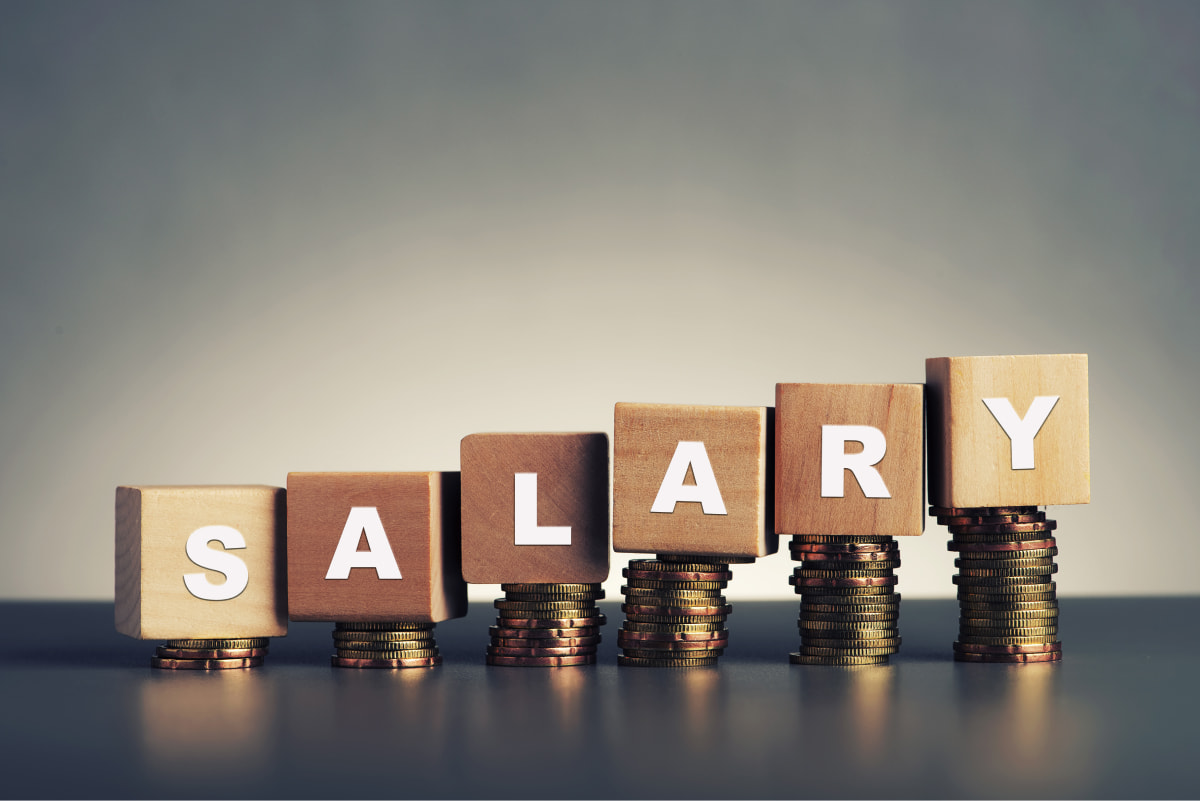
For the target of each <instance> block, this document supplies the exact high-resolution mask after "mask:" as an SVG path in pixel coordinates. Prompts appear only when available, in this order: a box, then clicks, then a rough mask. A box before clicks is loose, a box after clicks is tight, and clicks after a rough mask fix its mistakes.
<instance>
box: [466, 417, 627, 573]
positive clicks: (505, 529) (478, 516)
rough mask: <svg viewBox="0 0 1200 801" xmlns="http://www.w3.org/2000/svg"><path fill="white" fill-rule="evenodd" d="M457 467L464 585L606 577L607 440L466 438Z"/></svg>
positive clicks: (595, 436) (578, 436) (582, 436)
mask: <svg viewBox="0 0 1200 801" xmlns="http://www.w3.org/2000/svg"><path fill="white" fill-rule="evenodd" d="M461 467H462V548H463V577H464V578H465V579H466V580H467V581H468V582H469V583H471V584H505V583H566V584H574V583H581V584H586V583H594V582H597V583H598V582H602V581H604V580H605V579H606V578H608V570H609V565H608V553H609V549H608V543H609V536H608V535H609V525H608V435H607V434H603V433H564V434H471V435H469V436H467V437H464V438H463V440H462V445H461ZM531 474H532V475H533V476H534V477H535V478H534V479H532V480H530V478H529V476H530V475H531ZM518 476H520V477H518ZM531 490H533V492H531ZM518 494H519V495H520V501H519V504H518ZM531 501H532V503H531ZM518 511H520V513H521V524H522V525H521V528H520V531H518V526H517V522H518V521H517V513H518ZM534 527H536V528H534ZM568 529H569V530H568ZM544 541H559V542H562V543H564V544H539V543H540V542H544Z"/></svg>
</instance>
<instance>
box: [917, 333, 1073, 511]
mask: <svg viewBox="0 0 1200 801" xmlns="http://www.w3.org/2000/svg"><path fill="white" fill-rule="evenodd" d="M925 375H926V383H927V387H928V389H927V398H928V405H929V494H930V501H931V502H932V503H933V504H935V505H938V506H958V507H978V506H1033V505H1037V506H1044V505H1056V504H1070V503H1088V502H1089V501H1090V500H1091V464H1090V454H1089V442H1088V440H1089V423H1088V357H1087V354H1059V355H1039V356H965V357H950V358H936V359H927V360H926V362H925Z"/></svg>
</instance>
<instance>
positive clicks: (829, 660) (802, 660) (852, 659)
mask: <svg viewBox="0 0 1200 801" xmlns="http://www.w3.org/2000/svg"><path fill="white" fill-rule="evenodd" d="M788 661H789V662H791V663H792V664H793V665H831V666H834V667H853V666H855V665H886V664H887V663H888V657H887V655H886V654H885V655H883V656H812V655H810V654H801V653H794V654H788Z"/></svg>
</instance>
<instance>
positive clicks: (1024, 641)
mask: <svg viewBox="0 0 1200 801" xmlns="http://www.w3.org/2000/svg"><path fill="white" fill-rule="evenodd" d="M1056 636H1058V635H1057V634H1037V635H1033V636H1029V637H984V636H982V635H979V634H962V633H959V635H958V641H959V642H961V643H969V644H972V645H1036V644H1038V643H1043V642H1054V638H1055V637H1056Z"/></svg>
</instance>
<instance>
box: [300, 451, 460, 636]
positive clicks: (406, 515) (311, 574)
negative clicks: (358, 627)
mask: <svg viewBox="0 0 1200 801" xmlns="http://www.w3.org/2000/svg"><path fill="white" fill-rule="evenodd" d="M459 493H460V480H459V474H458V473H457V472H453V473H439V472H422V473H289V474H288V542H287V564H288V611H289V615H290V616H291V619H292V620H325V621H345V622H384V621H403V622H414V623H416V622H426V623H428V622H434V623H436V622H439V621H442V620H449V619H450V618H455V617H462V616H463V615H465V614H466V612H467V585H466V583H465V582H464V581H463V578H462V552H461V541H460V511H459ZM352 507H374V508H375V509H377V510H378V514H379V519H380V522H381V523H382V524H383V530H384V533H385V534H386V537H387V543H388V547H390V549H391V551H392V554H393V556H394V557H395V560H396V565H397V566H398V567H399V569H400V574H401V578H400V579H386V578H384V579H381V578H379V576H378V574H377V572H376V571H375V570H374V569H371V568H361V567H357V568H354V569H352V570H351V571H350V576H349V578H346V579H327V578H325V576H326V574H327V573H328V571H329V566H330V562H331V561H332V559H333V555H334V552H335V551H336V549H337V545H338V542H339V541H340V540H341V537H342V530H343V528H345V526H346V521H347V519H348V517H349V515H350V510H351V508H352ZM363 540H364V541H361V542H360V544H359V549H360V550H365V549H366V543H365V537H364V538H363Z"/></svg>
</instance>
